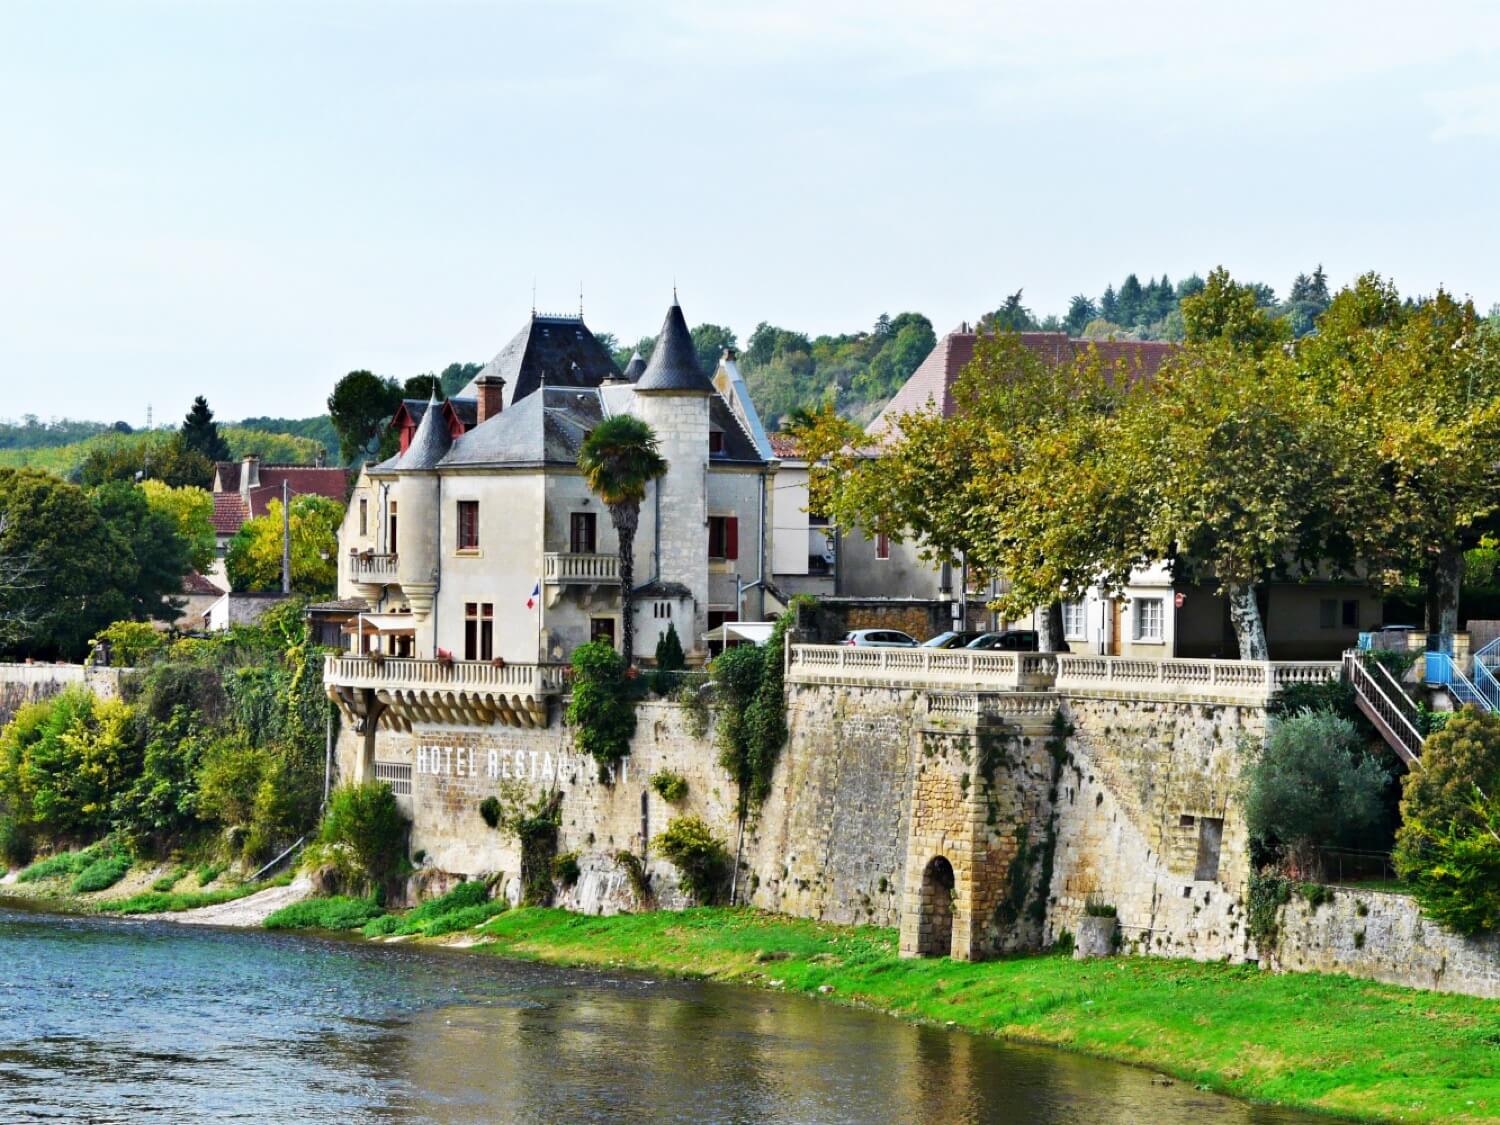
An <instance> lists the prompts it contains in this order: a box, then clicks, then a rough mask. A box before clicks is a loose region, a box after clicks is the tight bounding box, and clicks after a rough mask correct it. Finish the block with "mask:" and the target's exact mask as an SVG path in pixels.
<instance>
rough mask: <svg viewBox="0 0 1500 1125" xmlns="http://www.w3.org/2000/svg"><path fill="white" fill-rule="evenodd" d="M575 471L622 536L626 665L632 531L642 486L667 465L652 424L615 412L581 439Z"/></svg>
mask: <svg viewBox="0 0 1500 1125" xmlns="http://www.w3.org/2000/svg"><path fill="white" fill-rule="evenodd" d="M578 467H579V468H580V469H582V470H583V479H584V480H585V481H587V482H588V486H589V490H590V491H592V492H594V493H596V494H597V495H598V497H599V499H600V500H602V501H604V504H605V506H606V507H607V508H609V518H610V522H611V523H613V524H614V525H615V534H616V535H618V536H619V538H620V604H621V607H622V609H623V612H624V616H625V621H624V630H623V631H624V637H623V638H622V639H621V640H622V643H621V651H622V652H623V653H624V656H625V664H626V666H627V667H628V666H629V665H630V662H631V659H632V657H633V656H634V655H635V614H634V612H633V608H632V603H633V601H634V600H635V581H634V579H635V531H636V528H637V527H639V526H640V522H641V501H642V500H644V499H645V498H646V485H648V484H649V483H651V482H652V481H654V480H655V479H656V478H657V477H659V476H661V475H662V474H663V473H665V472H666V471H667V462H666V461H665V459H663V457H662V455H661V454H660V453H659V452H658V451H657V448H656V433H655V432H654V431H653V430H652V429H651V427H650V425H648V424H647V423H646V422H645V421H643V420H642V419H640V418H637V417H636V416H635V415H633V414H616V415H615V416H614V417H613V418H606V419H605V420H604V421H603V422H600V423H599V425H597V426H595V427H594V429H593V431H592V432H591V433H590V434H589V436H588V437H587V438H585V439H584V442H583V447H582V448H581V449H579V451H578Z"/></svg>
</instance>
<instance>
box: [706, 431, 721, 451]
mask: <svg viewBox="0 0 1500 1125" xmlns="http://www.w3.org/2000/svg"><path fill="white" fill-rule="evenodd" d="M708 451H709V453H723V452H724V431H723V430H709V431H708Z"/></svg>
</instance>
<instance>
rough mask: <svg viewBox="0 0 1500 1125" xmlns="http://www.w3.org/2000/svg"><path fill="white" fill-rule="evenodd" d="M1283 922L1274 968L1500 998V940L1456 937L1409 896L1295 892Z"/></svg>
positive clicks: (1281, 916)
mask: <svg viewBox="0 0 1500 1125" xmlns="http://www.w3.org/2000/svg"><path fill="white" fill-rule="evenodd" d="M1276 921H1277V940H1276V947H1275V949H1274V951H1272V952H1270V953H1269V954H1268V956H1267V958H1266V960H1267V962H1268V963H1269V964H1270V965H1271V966H1272V967H1273V968H1277V969H1284V970H1288V971H1292V972H1316V973H1347V974H1348V975H1350V976H1353V977H1363V978H1365V979H1367V980H1378V981H1385V982H1386V983H1388V984H1400V985H1405V986H1406V987H1408V988H1423V989H1429V990H1434V991H1439V992H1461V993H1466V994H1467V995H1470V996H1484V997H1489V998H1491V999H1497V998H1500V935H1495V934H1491V935H1489V936H1488V937H1476V938H1466V937H1461V936H1459V935H1458V934H1452V933H1449V932H1447V931H1446V930H1444V929H1442V928H1441V927H1440V926H1438V925H1437V924H1436V923H1434V922H1431V921H1429V920H1428V919H1426V918H1423V917H1422V914H1421V912H1420V911H1419V910H1418V909H1417V904H1416V902H1415V901H1413V900H1412V899H1411V898H1409V897H1407V896H1406V895H1400V894H1386V893H1381V892H1377V891H1363V890H1355V889H1353V888H1344V887H1339V888H1327V889H1322V893H1321V894H1318V895H1316V896H1314V897H1309V896H1307V895H1303V894H1293V895H1291V897H1290V899H1289V901H1288V902H1287V903H1286V904H1285V905H1284V906H1282V907H1281V909H1280V911H1279V912H1278V914H1277V919H1276Z"/></svg>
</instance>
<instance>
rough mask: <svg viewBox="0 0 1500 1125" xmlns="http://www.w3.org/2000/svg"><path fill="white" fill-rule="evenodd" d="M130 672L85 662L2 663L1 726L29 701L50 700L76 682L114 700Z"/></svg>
mask: <svg viewBox="0 0 1500 1125" xmlns="http://www.w3.org/2000/svg"><path fill="white" fill-rule="evenodd" d="M127 671H128V669H125V668H94V667H85V666H84V665H82V664H0V727H3V726H4V725H5V724H6V723H8V722H10V721H11V719H12V718H14V717H15V714H16V712H17V711H19V710H20V709H21V708H22V707H24V706H26V704H28V703H36V702H38V701H39V700H43V699H51V698H52V697H53V696H54V695H56V694H57V693H58V692H60V691H62V690H63V688H65V687H69V686H71V685H73V684H83V685H85V686H87V687H88V688H89V690H91V691H92V692H93V693H94V694H95V695H97V696H98V697H99V698H100V699H113V698H114V697H115V696H117V695H119V694H120V681H121V679H122V678H123V676H124V675H125V673H126V672H127Z"/></svg>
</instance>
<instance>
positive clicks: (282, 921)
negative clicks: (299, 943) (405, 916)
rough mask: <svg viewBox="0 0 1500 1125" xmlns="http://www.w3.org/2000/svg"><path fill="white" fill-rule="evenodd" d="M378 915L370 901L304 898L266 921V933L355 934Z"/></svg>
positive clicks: (364, 899)
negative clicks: (325, 932) (322, 931)
mask: <svg viewBox="0 0 1500 1125" xmlns="http://www.w3.org/2000/svg"><path fill="white" fill-rule="evenodd" d="M380 913H381V908H380V905H379V904H378V903H377V902H376V901H375V900H374V899H373V898H351V897H348V896H346V895H334V896H332V897H331V898H306V899H303V900H302V901H301V902H294V903H292V904H291V905H290V906H283V907H282V908H281V909H280V910H278V911H276V912H275V913H274V914H271V915H270V916H269V917H267V918H266V921H265V927H266V929H268V930H357V929H359V928H360V927H361V926H363V925H365V924H366V923H367V922H369V921H370V919H372V918H374V917H376V916H377V915H379V914H380Z"/></svg>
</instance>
